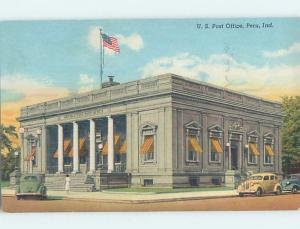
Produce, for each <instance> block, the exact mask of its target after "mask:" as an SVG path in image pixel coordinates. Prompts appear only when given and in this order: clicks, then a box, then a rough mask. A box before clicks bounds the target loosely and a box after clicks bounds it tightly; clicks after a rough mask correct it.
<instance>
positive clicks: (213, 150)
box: [210, 138, 223, 162]
mask: <svg viewBox="0 0 300 229" xmlns="http://www.w3.org/2000/svg"><path fill="white" fill-rule="evenodd" d="M221 153H223V149H222V146H221V143H220V139H218V138H210V161H211V162H220V161H221Z"/></svg>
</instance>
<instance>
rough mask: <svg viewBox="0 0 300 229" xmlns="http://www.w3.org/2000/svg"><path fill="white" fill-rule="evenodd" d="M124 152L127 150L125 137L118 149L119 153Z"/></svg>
mask: <svg viewBox="0 0 300 229" xmlns="http://www.w3.org/2000/svg"><path fill="white" fill-rule="evenodd" d="M126 152H127V139H126V140H125V141H124V142H123V144H122V146H121V148H120V150H119V153H120V154H125V153H126Z"/></svg>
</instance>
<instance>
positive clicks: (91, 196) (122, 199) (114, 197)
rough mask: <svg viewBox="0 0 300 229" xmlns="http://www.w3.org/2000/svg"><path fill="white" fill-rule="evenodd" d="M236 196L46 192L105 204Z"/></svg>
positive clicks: (51, 196)
mask: <svg viewBox="0 0 300 229" xmlns="http://www.w3.org/2000/svg"><path fill="white" fill-rule="evenodd" d="M14 194H15V191H14V190H12V189H2V195H3V196H12V195H14ZM233 196H237V193H236V191H235V190H228V191H207V192H206V191H201V192H180V193H161V194H147V193H146V194H145V193H113V192H70V193H69V194H67V193H66V192H65V191H48V198H49V199H56V198H62V199H74V200H84V201H100V202H107V203H137V204H138V203H159V202H171V201H185V200H200V199H214V198H226V197H233Z"/></svg>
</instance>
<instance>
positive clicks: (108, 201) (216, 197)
mask: <svg viewBox="0 0 300 229" xmlns="http://www.w3.org/2000/svg"><path fill="white" fill-rule="evenodd" d="M232 197H238V196H237V195H225V196H199V197H181V198H168V199H155V200H112V199H91V198H75V197H68V196H66V197H64V199H68V200H77V201H99V202H104V203H120V204H122V203H123V204H146V203H164V202H176V201H189V200H208V199H222V198H232Z"/></svg>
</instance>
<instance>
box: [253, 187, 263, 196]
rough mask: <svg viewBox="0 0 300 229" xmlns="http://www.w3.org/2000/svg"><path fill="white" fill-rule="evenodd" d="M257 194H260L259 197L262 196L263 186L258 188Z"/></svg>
mask: <svg viewBox="0 0 300 229" xmlns="http://www.w3.org/2000/svg"><path fill="white" fill-rule="evenodd" d="M255 195H256V196H258V197H260V196H262V189H261V188H258V189H257V190H256V192H255Z"/></svg>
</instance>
